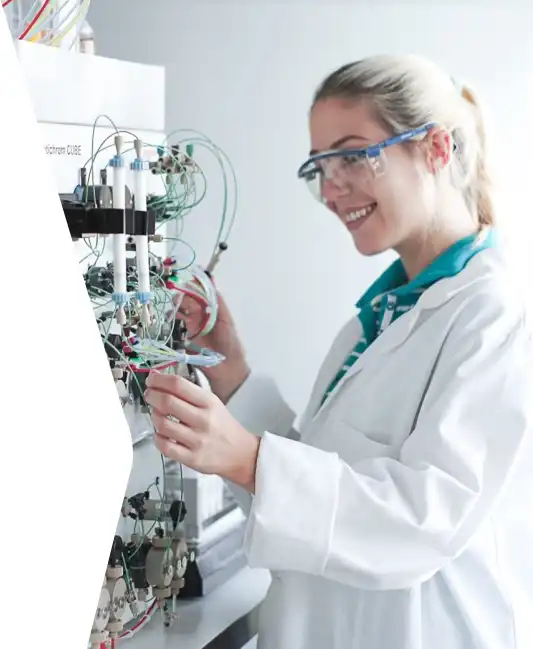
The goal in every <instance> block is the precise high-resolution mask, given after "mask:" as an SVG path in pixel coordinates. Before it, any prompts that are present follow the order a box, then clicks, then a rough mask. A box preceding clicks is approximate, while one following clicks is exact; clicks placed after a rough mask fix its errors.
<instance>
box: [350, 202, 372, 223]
mask: <svg viewBox="0 0 533 649" xmlns="http://www.w3.org/2000/svg"><path fill="white" fill-rule="evenodd" d="M376 207H377V203H373V204H372V205H367V206H366V207H362V208H360V209H358V210H355V211H353V212H349V213H348V214H346V216H345V217H344V220H345V221H346V223H353V222H354V221H359V219H362V218H364V217H365V216H370V215H371V214H372V212H373V211H374V210H375V209H376Z"/></svg>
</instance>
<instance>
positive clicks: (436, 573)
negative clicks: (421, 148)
mask: <svg viewBox="0 0 533 649" xmlns="http://www.w3.org/2000/svg"><path fill="white" fill-rule="evenodd" d="M524 313H525V312H524V309H523V307H522V304H521V300H520V298H519V296H518V295H517V292H516V290H515V284H514V283H513V281H512V277H511V276H510V275H509V274H508V271H507V268H506V266H505V263H504V262H503V259H502V258H501V257H500V253H498V252H496V251H495V250H494V249H492V250H491V249H489V250H486V251H484V252H481V253H479V254H478V255H476V256H475V257H474V258H473V259H472V260H471V262H470V263H469V265H468V266H467V267H466V269H465V270H464V271H463V272H461V273H460V274H459V275H458V276H456V277H453V278H450V279H444V280H441V281H439V282H438V283H437V284H435V285H434V286H433V287H432V288H430V289H429V290H427V291H426V293H424V294H423V296H422V297H421V299H420V301H419V303H418V304H417V306H416V307H415V308H414V309H413V310H411V311H410V312H408V313H407V314H405V315H403V316H402V317H401V318H399V319H398V320H397V321H396V322H395V323H393V324H392V325H391V326H390V327H389V328H388V329H386V330H385V332H384V333H383V334H382V335H381V336H380V337H379V338H378V339H377V340H376V341H375V342H374V344H373V345H371V346H370V348H369V349H368V350H367V351H366V352H365V353H364V354H363V355H362V356H361V358H360V359H359V360H358V361H357V363H356V364H355V365H354V367H353V368H352V369H351V370H350V371H349V372H348V374H347V375H346V376H345V378H344V379H343V380H342V381H341V383H340V384H339V386H338V387H337V388H336V389H335V391H334V392H333V394H332V395H331V397H330V398H329V399H328V400H327V401H326V403H325V404H324V406H323V407H321V408H319V404H320V400H321V398H322V396H323V394H324V392H325V390H326V388H327V386H328V385H329V383H330V380H331V379H332V378H333V376H334V375H335V374H336V372H337V370H338V369H339V367H340V366H341V364H342V363H343V361H344V359H345V358H346V356H347V354H348V353H349V352H350V351H351V349H352V348H353V346H354V343H355V342H356V340H357V339H358V337H359V336H360V334H361V329H360V326H359V324H358V320H357V318H354V319H353V320H352V321H351V322H350V323H348V325H347V326H346V327H344V329H343V330H342V331H341V333H340V335H339V336H338V338H337V339H336V341H335V342H334V345H333V347H332V349H331V351H330V353H329V355H328V356H327V358H326V360H325V362H324V364H323V366H322V368H321V370H320V373H319V376H318V379H317V381H316V384H315V387H314V389H313V392H312V395H311V399H310V403H309V406H308V408H307V411H306V413H305V415H304V416H303V418H302V423H301V426H300V435H301V441H293V440H291V439H287V437H289V438H290V437H295V436H296V435H295V431H294V429H293V423H294V421H295V415H294V413H293V412H292V411H291V409H290V408H289V407H288V406H287V405H286V403H285V402H284V400H283V398H282V397H281V395H280V393H279V391H278V390H277V389H276V387H275V385H274V384H273V383H272V382H271V381H270V380H269V379H266V378H263V377H260V376H255V375H252V376H251V377H250V378H249V380H248V381H247V382H246V383H245V384H244V385H243V386H242V388H241V389H240V391H239V392H237V394H236V395H235V396H234V397H233V399H232V400H231V402H230V403H229V404H228V405H229V408H230V410H231V411H232V412H233V413H234V414H235V415H236V416H237V417H238V418H239V419H240V421H241V422H242V423H243V424H244V425H246V426H247V427H248V428H249V429H250V430H252V431H254V432H256V433H258V434H262V437H263V439H262V442H261V447H260V454H259V460H258V467H257V477H256V495H255V497H254V498H253V499H251V503H248V504H251V511H250V512H249V523H248V528H247V537H246V551H247V555H248V559H249V563H250V565H251V566H253V567H260V568H267V569H269V570H271V571H272V576H273V579H272V585H271V587H270V590H269V593H268V596H267V599H266V601H265V603H264V605H263V608H262V617H261V622H260V635H259V644H258V648H259V649H532V648H533V444H532V436H531V424H532V421H533V419H532V407H531V406H532V405H533V401H532V398H531V397H532V395H533V390H532V385H533V356H532V352H531V341H530V337H529V330H528V327H527V326H526V318H525V315H524ZM295 375H296V371H295ZM295 380H296V376H295ZM317 409H318V412H317ZM237 492H238V490H237ZM240 496H244V493H243V492H240ZM244 500H246V498H244V499H243V505H244V506H246V502H244Z"/></svg>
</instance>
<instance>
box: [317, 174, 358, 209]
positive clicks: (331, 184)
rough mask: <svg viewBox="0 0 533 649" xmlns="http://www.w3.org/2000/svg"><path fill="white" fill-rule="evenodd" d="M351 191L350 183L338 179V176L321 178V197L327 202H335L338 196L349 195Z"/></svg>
mask: <svg viewBox="0 0 533 649" xmlns="http://www.w3.org/2000/svg"><path fill="white" fill-rule="evenodd" d="M351 192H352V187H351V185H350V183H348V182H346V181H340V180H339V179H338V178H323V180H322V198H323V199H324V201H326V202H327V203H335V202H336V201H337V200H339V199H340V198H345V197H346V196H349V195H350V194H351Z"/></svg>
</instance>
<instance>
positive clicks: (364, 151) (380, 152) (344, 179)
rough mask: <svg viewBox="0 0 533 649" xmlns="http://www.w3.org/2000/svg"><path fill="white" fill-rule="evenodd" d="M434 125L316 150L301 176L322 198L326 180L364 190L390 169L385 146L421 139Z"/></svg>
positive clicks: (305, 164)
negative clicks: (365, 143)
mask: <svg viewBox="0 0 533 649" xmlns="http://www.w3.org/2000/svg"><path fill="white" fill-rule="evenodd" d="M434 126H435V124H426V125H425V126H421V127H420V128H416V129H413V130H411V131H406V132H405V133H400V134H399V135H394V136H393V137H390V138H388V139H387V140H384V141H383V142H379V143H378V144H373V145H371V146H368V147H364V148H358V149H335V150H330V151H323V152H322V153H316V154H315V155H312V156H311V157H310V158H309V159H308V160H307V161H306V162H304V164H303V165H302V166H301V167H300V169H299V170H298V178H302V179H303V180H305V182H306V184H307V186H308V187H309V189H310V190H311V193H312V194H313V196H314V197H315V198H316V199H317V200H319V201H321V202H325V199H324V191H323V190H324V182H326V181H327V182H330V183H333V185H334V186H335V187H336V188H338V189H339V190H351V189H353V188H355V187H358V188H359V189H361V190H363V191H365V190H367V189H368V188H369V186H370V185H371V183H372V182H373V181H374V180H375V178H377V177H380V176H382V175H383V174H384V173H385V171H386V169H387V159H386V154H385V149H387V148H389V147H391V146H394V145H395V144H401V143H402V142H408V141H412V140H421V139H423V138H424V137H425V136H426V135H427V133H428V132H429V131H430V130H431V129H432V128H433V127H434Z"/></svg>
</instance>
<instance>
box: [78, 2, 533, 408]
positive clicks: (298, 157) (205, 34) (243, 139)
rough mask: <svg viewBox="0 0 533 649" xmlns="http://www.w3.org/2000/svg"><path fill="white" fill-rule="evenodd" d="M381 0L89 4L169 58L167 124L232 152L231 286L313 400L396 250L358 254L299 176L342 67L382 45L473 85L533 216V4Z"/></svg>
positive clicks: (289, 379) (203, 211) (243, 323)
mask: <svg viewBox="0 0 533 649" xmlns="http://www.w3.org/2000/svg"><path fill="white" fill-rule="evenodd" d="M376 4H377V3H374V5H373V6H372V7H365V6H360V5H356V3H355V2H354V3H352V4H351V5H350V4H348V3H346V4H337V5H335V4H330V3H326V2H322V3H320V2H314V3H309V4H304V3H301V2H294V3H292V4H288V3H286V4H274V3H272V4H270V3H269V4H262V3H258V2H250V3H247V4H230V3H226V2H220V3H219V4H216V5H215V4H213V5H209V4H205V3H203V2H197V3H194V5H193V3H184V2H181V1H180V0H151V1H150V2H146V0H113V1H112V2H110V1H109V0H93V7H92V9H91V14H90V16H89V19H90V22H91V24H92V25H93V27H94V29H95V32H96V39H97V48H98V52H99V53H101V54H104V55H107V56H112V57H117V58H126V59H130V60H133V61H140V62H145V63H157V64H162V65H164V66H166V69H167V111H166V114H167V130H173V129H175V128H184V127H190V128H196V129H199V130H201V131H203V132H205V133H206V134H208V135H209V136H210V137H211V138H212V139H213V140H214V141H215V142H216V143H217V144H218V145H220V146H221V147H222V148H223V149H224V150H225V151H226V152H227V153H228V155H229V156H230V158H231V159H232V161H233V163H234V165H235V168H236V172H237V176H238V179H239V186H240V210H239V218H238V224H237V226H236V229H235V231H234V237H233V240H232V241H231V251H230V252H228V253H227V257H226V258H225V259H224V261H223V263H221V266H220V271H219V283H220V285H221V287H222V289H223V291H224V292H225V294H226V295H227V298H228V300H229V302H230V305H231V306H232V307H233V310H234V313H235V315H236V318H237V320H238V322H239V323H240V328H241V331H242V334H243V337H244V338H245V341H246V343H247V344H248V348H249V349H250V352H251V358H252V361H253V362H254V364H256V365H259V366H261V367H262V368H264V369H267V370H269V371H271V372H274V373H275V375H276V376H277V377H278V379H279V381H280V384H281V387H282V390H283V391H284V393H285V394H286V396H287V398H288V399H289V401H290V402H291V404H292V405H294V406H295V407H296V408H298V409H301V408H302V407H303V405H304V402H305V399H306V397H307V393H308V391H309V389H310V387H311V383H312V381H313V378H314V374H315V372H316V370H317V366H318V364H319V363H320V361H321V359H322V357H323V355H324V353H325V352H326V350H327V347H328V345H329V343H330V341H331V338H332V337H333V336H334V334H335V333H336V331H337V329H338V328H339V326H340V325H341V324H342V323H343V322H344V320H345V319H346V318H347V317H348V316H349V315H350V314H351V313H352V308H353V307H352V305H353V303H354V302H355V300H356V299H357V298H358V297H359V295H360V293H361V292H362V291H363V290H364V289H365V288H366V286H367V285H368V283H369V282H370V281H371V280H372V279H373V277H374V276H375V274H376V273H377V272H378V270H379V269H380V268H381V267H382V266H383V264H384V263H385V261H386V259H383V258H381V259H374V260H363V259H361V258H360V257H359V256H358V255H357V254H356V253H354V252H353V250H352V246H351V244H350V241H349V240H348V238H347V236H346V235H345V234H344V233H343V232H342V230H341V228H340V227H339V226H338V225H337V224H336V223H335V221H334V219H333V218H332V217H331V216H329V215H328V213H327V212H325V211H324V210H323V209H322V208H320V206H318V205H315V204H314V202H313V200H312V199H311V198H310V197H309V196H308V195H307V193H306V192H307V190H306V189H305V188H304V187H301V186H300V185H299V184H298V182H297V180H296V178H295V171H296V168H297V166H298V164H299V163H300V162H301V161H302V160H303V158H304V157H305V154H306V150H307V149H308V141H307V124H306V113H307V110H308V105H309V101H310V97H311V94H312V92H313V90H314V88H315V86H316V85H317V84H318V83H319V82H320V81H321V79H322V77H323V76H324V75H325V74H327V73H328V72H329V71H330V70H331V69H332V68H334V67H337V66H338V65H340V64H342V63H345V62H348V61H350V60H354V59H356V58H359V57H361V56H365V55H368V54H371V53H376V52H379V51H394V52H405V51H410V52H415V53H420V54H424V55H426V56H429V57H431V58H433V59H435V60H436V61H437V62H440V63H441V64H442V65H444V66H445V67H446V68H447V69H448V70H449V71H450V74H451V75H453V76H455V77H457V78H459V79H463V80H466V81H468V82H470V83H471V84H473V85H474V86H475V87H476V88H477V89H478V90H479V91H480V93H481V94H482V96H483V97H484V99H485V100H486V102H488V104H489V106H490V109H491V113H492V120H493V122H494V125H495V126H496V132H495V136H496V139H495V146H496V149H497V151H498V158H497V161H498V163H499V167H500V168H501V172H502V175H501V178H502V181H503V187H504V189H505V193H504V203H505V207H506V209H505V211H504V214H503V217H504V222H505V223H507V224H511V225H513V226H516V225H517V224H518V223H520V225H521V227H525V226H526V224H527V221H528V219H529V218H530V217H529V214H528V213H527V212H528V211H529V205H528V202H527V198H528V196H527V194H526V191H527V189H528V186H529V183H530V178H531V177H532V174H531V172H532V171H533V165H532V163H531V160H530V157H529V153H528V149H529V147H530V143H529V138H528V137H526V139H525V142H524V147H525V149H524V150H521V141H520V138H521V136H522V135H523V134H524V133H526V134H528V133H529V132H530V129H531V126H530V125H531V116H532V115H533V80H532V79H533V74H532V72H533V43H532V41H531V39H530V36H531V27H532V25H533V10H531V9H529V10H527V9H525V8H524V7H520V6H519V5H518V6H514V7H512V6H510V5H509V4H508V5H507V9H495V8H491V5H493V4H495V3H493V2H490V1H489V0H487V2H484V3H478V4H477V5H476V6H475V7H453V6H446V5H447V3H442V6H441V7H440V8H439V7H437V8H434V7H433V6H431V8H430V6H429V3H428V5H427V6H426V7H423V6H422V5H418V6H415V5H413V6H410V7H394V8H392V7H387V6H376ZM483 4H485V5H486V6H483ZM520 4H521V3H520ZM431 5H433V3H431ZM528 43H529V44H528ZM147 101H150V98H149V97H147ZM210 184H211V185H213V195H212V196H211V199H210V200H209V201H206V203H205V205H204V207H203V208H200V209H199V210H198V211H197V212H196V216H195V217H194V223H191V222H189V225H188V227H187V229H186V231H185V232H186V235H187V236H188V238H189V240H190V241H191V242H192V243H194V245H195V246H196V247H197V248H198V250H199V252H200V255H201V257H200V260H201V261H205V258H206V255H207V252H208V250H210V248H211V246H212V240H213V238H214V236H215V234H216V231H215V226H216V225H217V224H218V222H217V214H218V213H219V211H220V208H219V202H217V200H218V197H217V195H216V191H217V190H218V186H217V184H216V179H214V180H213V181H211V182H210ZM208 226H210V227H211V229H210V230H207V231H208V232H209V236H210V240H209V241H208V242H207V245H206V242H205V232H206V227H208ZM513 229H514V230H515V231H517V228H516V227H515V228H512V230H513ZM517 242H518V246H519V247H520V246H525V245H526V244H528V243H529V239H528V237H526V236H519V237H517ZM291 367H292V368H301V369H302V370H303V375H301V376H299V377H297V372H298V369H291Z"/></svg>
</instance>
